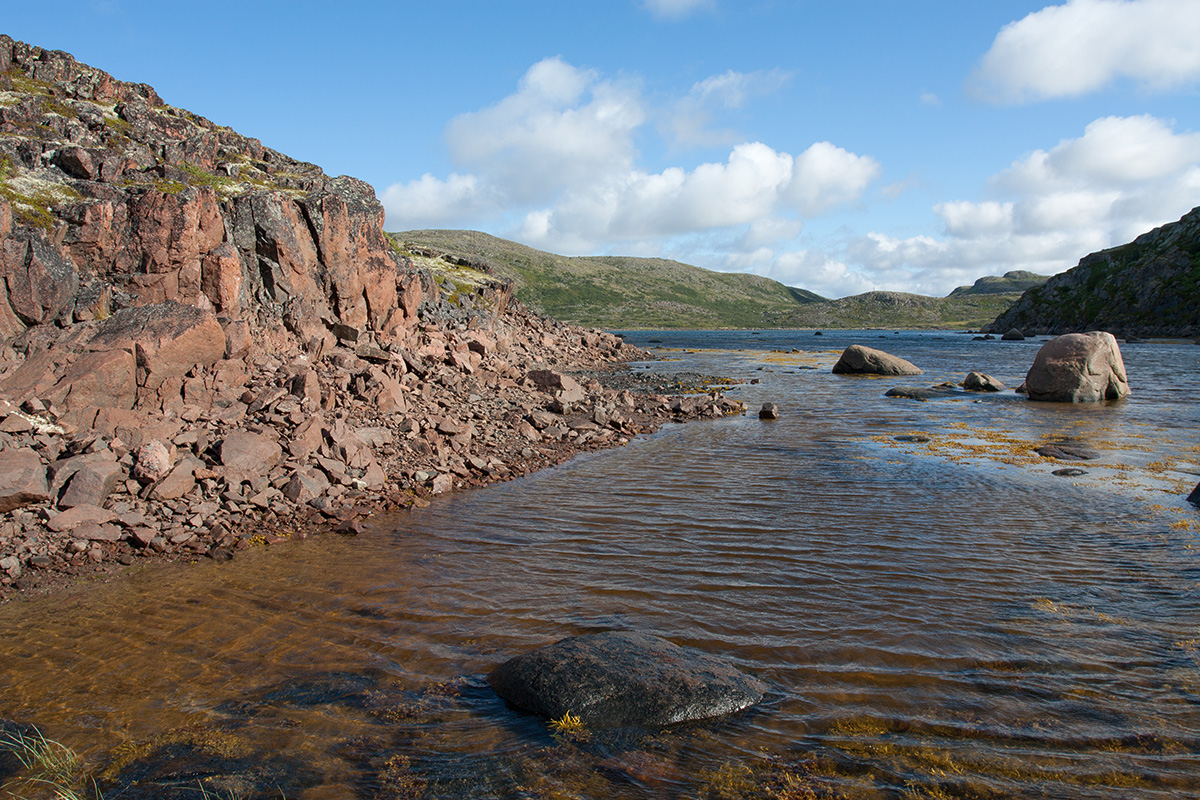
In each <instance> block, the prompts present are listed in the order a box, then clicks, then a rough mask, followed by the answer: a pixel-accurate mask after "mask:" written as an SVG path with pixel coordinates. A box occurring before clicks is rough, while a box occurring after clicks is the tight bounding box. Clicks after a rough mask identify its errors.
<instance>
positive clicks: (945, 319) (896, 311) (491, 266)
mask: <svg viewBox="0 0 1200 800" xmlns="http://www.w3.org/2000/svg"><path fill="white" fill-rule="evenodd" d="M391 236H392V238H393V240H394V241H395V242H396V243H397V248H398V250H399V252H401V253H402V254H405V255H408V256H409V257H411V258H415V259H420V258H429V257H431V256H432V257H434V258H435V259H436V258H439V257H441V256H444V257H445V258H446V259H449V260H450V261H451V262H453V263H456V264H460V265H463V266H469V267H475V268H479V269H484V270H487V271H490V272H491V273H493V274H495V275H497V276H499V277H501V278H504V279H506V280H510V281H512V282H513V284H514V286H515V287H516V292H517V296H518V297H519V298H520V299H521V300H522V301H523V302H525V303H526V304H527V305H529V306H531V307H532V308H534V309H536V310H538V311H540V312H542V313H544V314H547V315H548V316H551V317H554V318H556V319H559V320H563V321H565V322H573V323H576V324H580V325H589V326H594V327H599V328H607V329H610V330H613V329H623V328H625V329H633V328H651V329H656V328H974V327H979V326H981V325H983V324H985V323H986V322H988V321H990V320H992V319H994V318H995V317H996V315H997V314H999V313H1000V312H1002V311H1003V310H1004V309H1005V308H1007V307H1008V306H1009V305H1010V304H1011V303H1012V302H1013V301H1015V300H1016V299H1017V297H1019V296H1020V292H1021V291H1022V290H1023V289H1024V288H1025V286H1026V284H1027V283H1028V282H1029V281H1030V280H1037V279H1041V277H1040V276H1034V275H1033V274H1032V273H1020V274H1018V273H1009V275H1006V276H1005V277H1004V278H990V279H981V280H982V281H984V283H982V284H981V282H980V281H977V282H976V285H975V287H962V288H961V289H956V290H955V292H954V293H953V294H952V295H951V296H950V297H925V296H923V295H915V294H904V293H900V292H868V293H866V294H861V295H856V296H854V297H846V298H842V299H840V300H827V299H825V298H823V297H821V296H820V295H817V294H814V293H813V292H809V291H805V290H804V289H797V288H793V287H790V286H785V285H783V284H782V283H779V282H777V281H773V280H771V279H769V278H763V277H761V276H758V275H748V274H744V273H727V272H712V271H710V270H706V269H701V268H700V267H694V266H690V265H688V264H681V263H679V262H678V261H668V260H666V259H661V258H633V257H623V256H592V257H568V256H560V255H554V254H552V253H546V252H543V251H541V250H535V249H534V248H532V247H526V246H525V245H521V244H517V243H516V242H511V241H508V240H505V239H500V238H497V237H495V236H490V235H488V234H486V233H479V232H477V231H460V230H421V231H403V232H400V233H394V234H391ZM441 260H444V259H441Z"/></svg>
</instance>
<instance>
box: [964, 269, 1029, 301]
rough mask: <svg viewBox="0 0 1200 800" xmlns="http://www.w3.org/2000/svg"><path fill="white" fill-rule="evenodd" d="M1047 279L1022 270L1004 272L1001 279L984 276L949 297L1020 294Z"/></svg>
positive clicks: (993, 276)
mask: <svg viewBox="0 0 1200 800" xmlns="http://www.w3.org/2000/svg"><path fill="white" fill-rule="evenodd" d="M1048 278H1049V276H1048V275H1038V274H1037V273H1034V272H1026V271H1025V270H1023V269H1014V270H1012V271H1011V272H1006V273H1004V275H1003V276H1002V277H996V276H995V275H985V276H984V277H982V278H980V279H979V280H977V281H975V283H973V284H971V285H970V286H959V287H958V288H957V289H955V290H954V291H952V292H951V293H950V294H949V295H948V296H949V297H961V296H962V295H964V294H1017V295H1019V294H1021V293H1022V292H1025V291H1027V290H1029V289H1032V288H1033V287H1035V286H1041V285H1042V284H1043V283H1045V282H1046V280H1047V279H1048Z"/></svg>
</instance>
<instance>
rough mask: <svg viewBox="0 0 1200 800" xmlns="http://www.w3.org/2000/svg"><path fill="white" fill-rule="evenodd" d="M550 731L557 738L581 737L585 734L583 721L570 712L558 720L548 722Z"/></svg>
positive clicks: (585, 729) (585, 728)
mask: <svg viewBox="0 0 1200 800" xmlns="http://www.w3.org/2000/svg"><path fill="white" fill-rule="evenodd" d="M550 730H551V731H553V732H554V733H555V734H556V735H559V736H582V735H583V734H585V733H587V727H586V726H585V725H584V724H583V720H581V719H580V718H579V717H577V716H576V715H574V714H572V713H571V712H570V711H568V712H567V713H565V714H563V715H562V716H561V717H559V718H558V719H552V720H550Z"/></svg>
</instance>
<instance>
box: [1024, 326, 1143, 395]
mask: <svg viewBox="0 0 1200 800" xmlns="http://www.w3.org/2000/svg"><path fill="white" fill-rule="evenodd" d="M1025 388H1026V390H1027V391H1028V393H1029V399H1030V400H1044V401H1050V402H1059V403H1095V402H1098V401H1101V400H1119V399H1120V398H1122V397H1125V396H1126V395H1128V394H1129V378H1128V377H1127V376H1126V373H1125V362H1124V361H1123V360H1122V359H1121V348H1120V347H1119V346H1118V345H1117V340H1116V338H1115V337H1114V336H1113V335H1112V334H1111V333H1105V332H1103V331H1092V332H1090V333H1068V334H1064V335H1062V336H1057V337H1055V338H1053V339H1051V340H1050V341H1048V342H1046V343H1045V344H1044V345H1042V349H1041V350H1038V354H1037V357H1036V358H1035V359H1034V360H1033V366H1032V367H1030V369H1029V372H1028V373H1027V374H1026V375H1025Z"/></svg>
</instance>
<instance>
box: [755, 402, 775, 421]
mask: <svg viewBox="0 0 1200 800" xmlns="http://www.w3.org/2000/svg"><path fill="white" fill-rule="evenodd" d="M758 418H759V419H779V406H777V405H775V404H774V403H763V407H762V408H761V409H759V412H758Z"/></svg>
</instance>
